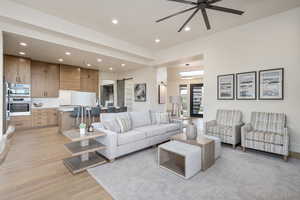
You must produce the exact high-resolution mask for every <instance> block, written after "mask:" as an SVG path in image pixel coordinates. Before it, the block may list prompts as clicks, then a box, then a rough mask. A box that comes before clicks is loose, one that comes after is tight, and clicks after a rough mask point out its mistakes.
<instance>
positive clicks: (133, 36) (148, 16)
mask: <svg viewBox="0 0 300 200" xmlns="http://www.w3.org/2000/svg"><path fill="white" fill-rule="evenodd" d="M11 1H14V2H17V3H21V4H23V5H25V6H28V7H31V8H34V9H38V10H40V11H42V12H45V13H47V14H50V15H54V16H57V17H59V18H63V19H65V20H67V21H70V22H72V23H74V24H80V25H83V26H85V27H88V28H91V29H93V30H96V31H98V32H101V33H105V34H107V35H110V36H113V37H115V38H118V39H122V40H124V41H128V42H130V43H133V44H136V45H139V46H142V47H145V48H147V49H150V50H160V49H164V48H168V47H170V46H173V45H177V44H179V43H182V42H185V41H189V40H193V39H196V38H198V37H201V36H207V35H209V34H211V33H214V32H216V31H221V30H225V29H228V28H231V27H234V26H238V25H241V24H245V23H248V22H250V21H254V20H256V19H259V18H263V17H266V16H270V15H273V14H276V13H279V12H283V11H286V10H289V9H292V8H295V7H298V6H300V1H299V0H223V1H222V2H219V3H217V4H218V5H220V6H226V7H230V8H235V9H240V10H244V11H245V12H246V13H245V14H244V15H243V16H237V15H232V14H227V13H222V12H217V11H211V10H208V15H209V19H210V22H211V25H212V30H210V31H207V30H206V28H205V25H204V22H203V19H202V16H201V15H197V16H195V17H194V19H193V20H192V21H191V23H190V24H189V26H190V27H191V28H192V30H191V31H190V32H184V31H183V32H181V33H177V30H178V29H179V27H180V26H181V25H182V24H183V23H184V21H185V20H186V19H187V17H188V16H189V14H190V13H187V14H183V15H180V16H177V17H175V18H172V19H170V20H167V21H165V22H162V23H159V24H156V23H155V20H157V19H159V18H162V17H165V16H167V15H169V14H172V13H174V12H178V11H180V10H183V9H185V8H188V7H190V6H186V5H184V4H180V3H176V2H170V1H167V0H126V1H125V0H89V1H82V0H81V1H74V0H63V1H62V0H51V1H41V0H11ZM112 18H117V19H118V20H119V24H118V25H113V24H112V23H111V20H112ZM45 23H46V22H45ZM155 38H160V40H161V42H160V43H158V44H156V43H155V42H154V40H155Z"/></svg>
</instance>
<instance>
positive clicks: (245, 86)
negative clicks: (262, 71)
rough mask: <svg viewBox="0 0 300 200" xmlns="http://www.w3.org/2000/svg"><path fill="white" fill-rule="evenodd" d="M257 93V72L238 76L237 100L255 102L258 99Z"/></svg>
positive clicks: (238, 74)
mask: <svg viewBox="0 0 300 200" xmlns="http://www.w3.org/2000/svg"><path fill="white" fill-rule="evenodd" d="M256 91H257V87H256V72H244V73H237V74H236V99H238V100H255V99H257V95H256Z"/></svg>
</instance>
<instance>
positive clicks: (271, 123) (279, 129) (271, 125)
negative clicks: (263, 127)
mask: <svg viewBox="0 0 300 200" xmlns="http://www.w3.org/2000/svg"><path fill="white" fill-rule="evenodd" d="M285 127H286V117H285V114H283V113H269V120H268V131H267V132H271V133H279V134H282V133H284V128H285Z"/></svg>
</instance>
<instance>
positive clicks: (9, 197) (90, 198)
mask: <svg viewBox="0 0 300 200" xmlns="http://www.w3.org/2000/svg"><path fill="white" fill-rule="evenodd" d="M67 142H69V141H68V139H67V138H66V137H64V136H63V135H61V134H59V133H58V128H57V127H54V128H46V129H36V130H28V131H22V132H17V133H16V134H15V135H14V138H13V142H12V146H11V148H10V151H9V153H8V156H7V158H6V160H5V162H4V163H3V164H2V165H0V199H1V200H47V199H51V200H53V199H55V200H69V199H70V200H100V199H101V200H111V199H112V198H111V196H110V195H109V194H108V193H107V192H106V191H105V190H104V189H103V188H102V187H101V186H100V185H99V184H98V183H97V182H96V181H95V180H94V179H93V178H92V177H91V176H90V175H89V174H88V173H87V172H83V173H81V174H78V175H75V176H73V175H72V174H71V173H70V172H69V171H68V170H67V169H66V167H65V166H64V165H63V163H62V159H63V158H65V157H68V156H70V155H69V154H68V152H67V151H66V150H65V148H64V146H63V144H65V143H67Z"/></svg>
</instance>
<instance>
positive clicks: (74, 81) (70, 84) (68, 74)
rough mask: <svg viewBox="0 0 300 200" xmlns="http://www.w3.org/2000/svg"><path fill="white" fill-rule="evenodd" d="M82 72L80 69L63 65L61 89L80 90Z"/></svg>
mask: <svg viewBox="0 0 300 200" xmlns="http://www.w3.org/2000/svg"><path fill="white" fill-rule="evenodd" d="M80 71H81V69H80V68H79V67H73V66H67V65H61V66H60V89H62V90H80Z"/></svg>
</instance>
